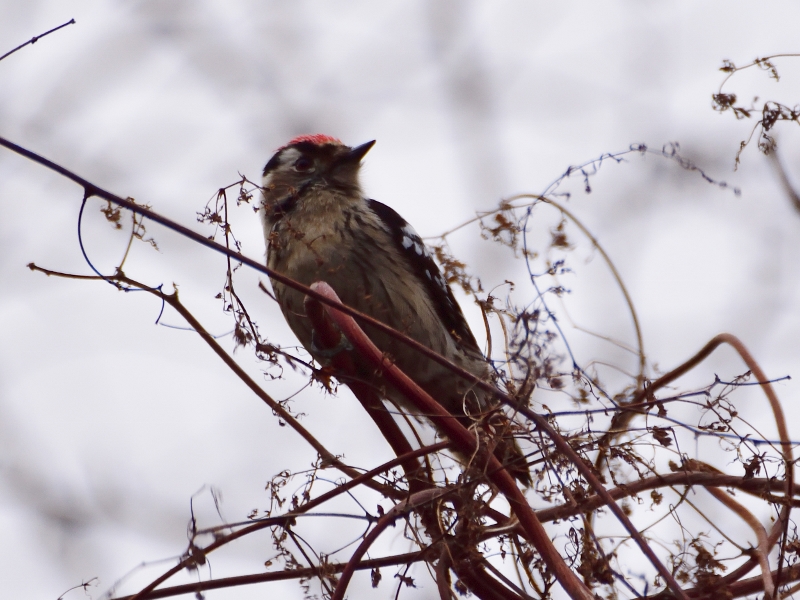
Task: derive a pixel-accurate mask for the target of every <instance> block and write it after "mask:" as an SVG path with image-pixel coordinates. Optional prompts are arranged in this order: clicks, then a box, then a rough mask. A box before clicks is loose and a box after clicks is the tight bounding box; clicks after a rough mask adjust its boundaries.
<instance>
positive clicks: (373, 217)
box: [262, 135, 530, 485]
mask: <svg viewBox="0 0 800 600" xmlns="http://www.w3.org/2000/svg"><path fill="white" fill-rule="evenodd" d="M373 144H374V141H373V142H367V143H366V144H362V145H360V146H357V147H355V148H350V147H348V146H345V145H344V144H342V143H341V142H340V141H339V140H337V139H335V138H332V137H329V136H325V135H307V136H301V137H297V138H295V139H293V140H292V141H291V142H289V143H288V144H286V145H285V146H283V147H282V148H280V149H279V150H278V151H277V153H276V154H275V155H274V156H273V157H272V158H271V159H270V161H269V162H268V163H267V165H266V166H265V167H264V179H263V197H264V201H263V206H262V218H263V224H264V235H265V238H266V242H267V264H268V266H269V267H270V268H271V269H273V270H275V271H276V272H279V273H282V274H284V275H287V276H288V277H291V278H292V279H294V280H295V281H298V282H300V283H303V284H305V285H311V284H312V283H314V282H316V281H325V282H326V283H328V285H330V286H331V287H332V288H333V289H334V290H335V291H336V293H337V294H338V296H339V298H341V300H342V302H343V303H344V304H347V305H348V306H351V307H352V308H355V309H356V310H359V311H361V312H363V313H366V314H368V315H370V316H371V317H374V318H376V319H378V320H380V321H382V322H384V323H386V324H387V325H389V326H391V327H392V328H394V329H396V330H398V331H400V332H403V333H405V334H406V335H408V336H410V337H411V338H413V339H415V340H416V341H418V342H420V343H421V344H424V345H425V346H427V347H428V348H430V349H431V350H434V351H435V352H437V353H438V354H440V355H442V356H444V357H446V358H448V359H449V360H450V361H452V362H453V363H455V364H457V365H459V366H461V367H462V368H464V369H466V370H467V371H469V372H471V373H473V374H474V375H477V376H478V377H480V378H482V379H484V380H488V379H489V373H490V372H489V365H488V363H487V361H486V359H485V358H484V356H483V353H482V352H481V350H480V348H479V346H478V343H477V342H476V340H475V336H474V335H473V334H472V331H471V330H470V328H469V326H468V325H467V321H466V319H465V318H464V315H463V313H462V312H461V308H460V307H459V306H458V303H457V302H456V300H455V298H454V296H453V293H452V291H451V290H450V287H449V286H448V284H447V282H446V281H445V279H444V277H443V276H442V274H441V271H440V270H439V267H438V266H437V265H436V263H435V262H434V260H433V258H432V257H431V255H430V253H429V251H428V249H427V248H426V247H425V244H424V242H423V241H422V239H421V238H420V237H419V235H417V232H416V231H415V230H414V228H413V227H411V225H409V224H408V223H407V222H406V221H405V220H404V219H403V218H402V217H401V216H400V215H399V214H397V213H396V212H395V211H394V210H392V209H391V208H389V207H388V206H386V205H385V204H381V203H380V202H377V201H376V200H370V199H367V198H365V196H364V194H363V193H362V191H361V187H360V185H359V178H358V176H359V170H360V168H361V159H362V158H363V157H364V155H365V154H366V153H367V152H368V151H369V149H370V148H371V147H372V145H373ZM272 288H273V290H274V292H275V297H276V298H277V300H278V303H279V304H280V307H281V310H282V311H283V314H284V316H285V318H286V320H287V322H288V324H289V326H290V327H291V329H292V331H293V332H294V333H295V335H297V337H298V339H299V340H300V342H301V343H302V344H303V346H304V347H305V348H306V349H307V350H308V351H309V352H310V353H311V355H312V356H314V358H315V359H316V360H317V361H318V362H320V363H321V364H326V362H328V359H327V358H326V356H325V355H324V353H323V352H320V351H318V350H317V349H316V347H315V345H314V343H313V340H314V338H313V331H312V327H311V324H310V322H309V320H308V318H307V317H306V316H305V311H304V304H303V302H304V296H303V294H302V293H300V292H298V291H296V290H293V289H291V288H288V287H286V286H285V285H282V284H281V283H279V282H277V281H275V280H272ZM365 330H366V333H367V334H368V335H369V337H370V338H371V339H372V341H373V342H374V343H375V345H376V346H377V347H378V348H379V349H380V350H382V351H383V352H385V353H388V354H390V355H391V357H392V358H393V360H394V361H395V364H397V366H399V367H400V368H401V369H402V370H403V371H404V372H405V373H406V374H407V375H408V376H409V377H411V378H412V379H413V380H415V381H416V382H417V384H419V385H420V386H421V387H422V388H423V389H424V390H425V391H426V392H428V393H429V394H430V395H431V396H432V397H433V398H434V399H436V400H437V401H438V402H439V403H440V404H441V405H442V406H443V407H444V408H445V409H446V410H447V411H448V412H449V413H451V414H452V415H455V416H456V417H458V418H459V420H460V421H461V422H462V423H463V424H464V425H465V426H466V427H470V426H472V425H474V424H475V423H478V422H479V421H480V420H481V419H482V417H484V416H485V415H487V414H488V413H489V412H494V416H495V417H496V416H497V415H498V414H500V415H502V414H503V413H500V412H498V411H494V410H493V409H495V408H496V404H495V403H494V402H493V401H492V400H491V399H490V398H488V397H487V396H488V395H487V394H486V393H484V392H483V391H482V390H480V389H476V388H475V387H474V386H473V385H471V384H470V383H469V382H467V381H465V380H464V379H463V378H461V377H458V376H457V375H455V374H454V373H453V372H451V371H449V370H448V369H447V368H446V367H444V366H442V365H440V364H438V363H436V362H434V361H432V360H431V359H429V358H427V357H425V356H423V355H420V353H419V352H417V351H415V350H414V349H412V348H409V347H408V346H406V345H404V344H403V343H402V342H401V341H398V340H397V339H395V338H393V337H391V336H389V335H387V334H385V333H381V332H379V331H375V330H374V329H369V328H365ZM354 361H355V363H356V365H358V367H359V368H358V370H359V376H360V377H363V379H364V380H365V381H366V382H367V383H369V384H370V385H374V386H376V387H377V388H378V389H379V390H380V391H381V393H382V396H383V397H384V398H386V399H387V400H389V401H390V402H392V403H393V404H395V405H396V406H398V407H400V408H402V409H403V410H405V411H413V407H411V406H410V403H409V402H408V401H407V400H406V399H405V398H404V397H403V396H402V394H400V393H399V392H398V391H397V390H394V389H392V388H391V387H390V386H387V385H386V384H385V383H382V381H381V378H380V376H379V375H376V373H375V369H374V368H371V367H369V366H368V365H366V364H363V361H362V364H359V361H358V357H357V356H354ZM503 422H504V423H505V426H504V427H502V429H503V430H505V436H504V437H502V438H500V439H499V440H495V443H496V449H495V454H496V456H497V457H498V458H499V459H500V460H501V462H504V463H505V464H506V465H508V466H507V468H508V469H509V471H510V472H511V474H512V475H513V476H514V477H516V478H517V479H518V480H519V481H520V482H522V483H523V484H526V485H529V484H530V474H529V472H528V468H527V464H526V463H525V460H524V457H523V455H522V453H521V451H520V449H519V446H518V445H517V444H516V442H515V440H514V439H513V437H511V434H510V432H509V431H508V427H507V425H508V421H507V420H505V421H503Z"/></svg>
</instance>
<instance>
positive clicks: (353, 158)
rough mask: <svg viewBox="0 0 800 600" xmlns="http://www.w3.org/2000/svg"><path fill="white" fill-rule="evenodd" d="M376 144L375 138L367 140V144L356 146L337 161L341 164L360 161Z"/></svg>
mask: <svg viewBox="0 0 800 600" xmlns="http://www.w3.org/2000/svg"><path fill="white" fill-rule="evenodd" d="M374 145H375V140H372V141H371V142H367V143H366V144H361V145H360V146H356V147H355V148H353V149H352V150H350V152H348V153H347V154H345V155H344V156H342V157H341V158H340V159H339V160H338V161H337V162H339V163H340V164H345V163H347V164H352V163H359V162H361V159H362V158H364V155H365V154H366V153H367V152H369V149H370V148H372V147H373V146H374Z"/></svg>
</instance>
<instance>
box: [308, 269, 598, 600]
mask: <svg viewBox="0 0 800 600" xmlns="http://www.w3.org/2000/svg"><path fill="white" fill-rule="evenodd" d="M311 287H312V289H313V290H314V291H316V292H317V293H319V294H323V295H325V296H326V297H327V298H328V299H330V300H335V301H338V300H339V298H338V297H337V296H336V292H334V291H333V289H332V288H331V287H330V286H329V285H328V284H326V283H324V282H317V283H315V284H313V285H312V286H311ZM325 310H326V312H327V313H328V315H329V316H330V318H331V319H332V320H333V321H334V322H335V323H336V325H337V327H338V328H339V330H340V331H341V332H342V333H344V335H345V336H346V337H347V339H348V340H349V341H350V343H351V344H353V346H354V347H355V349H356V351H357V352H358V353H359V354H360V355H361V357H363V358H364V359H366V360H368V361H369V362H370V363H372V364H373V365H374V366H375V368H376V369H380V370H381V371H382V372H383V376H384V378H385V379H386V380H387V382H388V383H390V384H391V385H392V386H394V387H395V388H396V389H397V390H398V391H400V392H401V393H402V394H403V395H404V396H405V397H406V398H407V399H408V400H409V401H410V402H412V403H413V404H414V405H415V407H416V408H417V410H419V411H420V413H422V414H425V415H428V418H429V419H430V420H431V421H432V422H433V423H434V424H435V425H436V427H437V428H438V429H439V431H441V432H443V433H444V434H445V435H447V437H448V438H449V439H450V440H451V441H452V442H453V444H454V445H455V446H456V447H457V448H458V450H459V451H460V452H461V453H462V454H464V455H466V456H472V455H473V454H476V453H477V452H478V451H479V450H480V448H479V446H478V441H477V439H476V438H475V436H473V435H472V433H470V432H469V431H468V430H467V429H466V428H465V427H464V426H463V425H461V424H460V423H459V422H458V420H457V419H456V418H455V417H454V416H453V415H451V414H450V413H448V412H447V411H446V410H444V408H442V406H441V405H440V404H439V403H438V402H436V400H434V399H433V398H432V397H431V396H430V395H429V394H428V393H427V392H425V391H424V390H423V389H422V388H420V387H419V386H418V385H417V384H416V383H414V382H413V381H412V380H411V379H410V378H409V377H408V376H406V375H405V374H404V373H403V372H402V371H401V370H400V369H399V368H398V367H397V366H396V365H394V364H391V363H390V362H389V361H388V360H386V357H385V355H384V354H383V353H382V352H381V351H380V350H378V348H377V347H375V344H373V343H372V341H371V340H370V339H369V338H368V337H367V336H366V334H364V332H363V331H362V330H361V328H360V327H359V326H358V324H356V322H355V321H354V320H353V319H352V317H350V316H348V315H346V314H344V312H343V311H340V310H338V309H335V308H332V307H330V306H326V307H325ZM486 460H487V476H488V477H489V479H491V480H492V482H493V483H494V484H495V485H496V486H497V487H498V488H499V489H500V491H501V492H502V493H503V494H504V495H505V496H506V499H507V500H508V502H509V504H510V505H511V510H512V511H513V512H514V514H515V515H516V517H517V519H519V522H520V525H521V526H522V528H523V530H524V531H525V534H526V537H527V538H528V539H529V541H530V542H531V543H532V544H533V545H534V547H536V549H537V550H538V551H539V554H540V555H541V556H542V559H543V560H544V562H545V564H546V565H547V567H548V569H549V570H550V572H552V573H553V575H555V577H556V579H557V580H558V582H559V583H560V584H561V585H562V587H563V588H564V589H565V591H566V592H567V593H568V594H569V595H570V597H571V598H573V599H583V600H593V598H594V596H593V595H592V593H591V591H589V589H588V588H587V587H586V586H585V585H584V584H583V582H581V581H580V579H578V577H577V576H576V575H575V573H573V572H572V570H571V569H570V568H569V566H568V565H567V564H566V562H564V559H563V558H562V557H561V555H560V554H559V553H558V551H557V550H556V548H555V546H553V543H552V542H551V541H550V537H549V536H548V535H547V532H546V531H545V529H544V527H543V526H542V524H541V523H540V522H539V520H538V519H537V518H536V515H535V514H534V512H533V510H532V509H531V507H530V506H529V505H528V503H527V500H526V499H525V496H524V495H523V494H522V492H521V491H520V489H519V488H518V487H517V485H516V483H515V482H514V480H513V478H512V477H511V475H509V473H508V472H507V471H506V470H505V468H504V467H503V465H502V464H501V463H500V461H498V460H497V458H495V457H494V455H492V454H491V453H487V457H486ZM338 589H339V588H338V586H337V592H338ZM342 593H344V592H342Z"/></svg>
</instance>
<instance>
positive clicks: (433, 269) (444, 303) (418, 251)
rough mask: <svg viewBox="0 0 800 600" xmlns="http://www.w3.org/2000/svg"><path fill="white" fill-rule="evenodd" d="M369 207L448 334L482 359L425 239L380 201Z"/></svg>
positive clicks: (370, 203) (372, 201)
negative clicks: (403, 259)
mask: <svg viewBox="0 0 800 600" xmlns="http://www.w3.org/2000/svg"><path fill="white" fill-rule="evenodd" d="M367 204H368V205H369V208H370V210H372V212H374V213H375V214H376V215H377V216H378V218H379V219H380V220H381V221H382V222H383V224H384V225H385V226H386V229H387V230H388V231H389V232H390V234H391V237H392V241H393V242H394V243H395V245H396V248H397V250H398V251H399V252H400V254H401V255H402V256H404V257H405V259H406V261H407V263H408V265H409V267H410V268H411V270H412V272H413V273H414V275H415V276H416V277H417V278H418V279H419V280H420V281H422V282H423V286H424V288H425V290H427V292H428V295H429V296H430V299H431V301H432V302H433V305H434V306H435V308H436V313H437V314H438V316H439V318H440V319H441V321H442V323H443V324H444V326H445V328H446V329H447V332H448V333H449V334H450V335H451V336H452V337H453V339H454V340H455V341H456V343H457V344H458V345H460V346H461V347H462V348H464V349H465V350H468V351H469V352H471V353H475V354H476V355H477V356H481V355H482V354H481V351H480V349H479V348H478V343H477V342H476V341H475V336H474V335H473V334H472V330H470V328H469V325H467V320H466V319H465V318H464V313H462V312H461V307H460V306H459V305H458V303H457V302H456V299H455V297H454V296H453V291H452V290H451V289H450V286H449V285H447V281H445V279H444V276H443V275H442V273H441V271H440V270H439V266H438V265H437V264H436V262H435V261H434V260H433V257H432V256H431V253H430V252H429V251H428V249H427V248H426V247H425V243H424V242H423V241H422V238H421V237H420V236H419V234H418V233H417V232H416V231H415V230H414V228H413V227H412V226H411V225H410V224H409V223H408V222H407V221H406V220H405V219H404V218H403V217H401V216H400V215H399V214H397V212H396V211H395V210H394V209H392V208H390V207H388V206H386V205H385V204H382V203H381V202H378V201H377V200H367Z"/></svg>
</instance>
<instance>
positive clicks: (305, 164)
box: [294, 156, 314, 173]
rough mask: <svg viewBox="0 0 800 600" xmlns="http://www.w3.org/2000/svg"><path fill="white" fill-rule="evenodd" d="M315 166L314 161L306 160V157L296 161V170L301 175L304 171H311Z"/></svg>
mask: <svg viewBox="0 0 800 600" xmlns="http://www.w3.org/2000/svg"><path fill="white" fill-rule="evenodd" d="M313 166H314V161H312V160H311V159H310V158H306V157H305V156H301V157H300V158H298V159H297V160H296V161H294V170H295V171H300V172H301V173H302V172H303V171H309V170H310V169H311V167H313Z"/></svg>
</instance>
